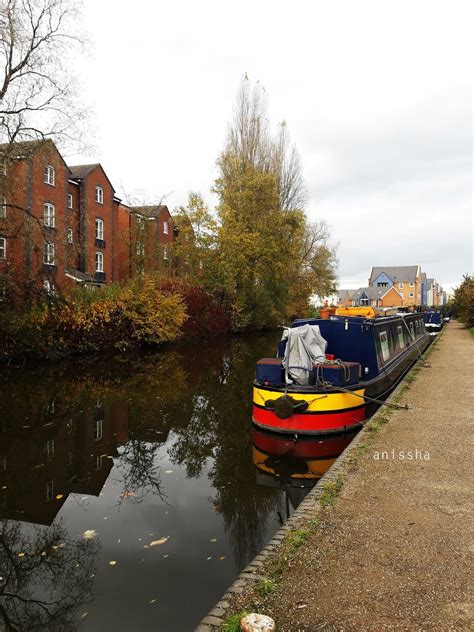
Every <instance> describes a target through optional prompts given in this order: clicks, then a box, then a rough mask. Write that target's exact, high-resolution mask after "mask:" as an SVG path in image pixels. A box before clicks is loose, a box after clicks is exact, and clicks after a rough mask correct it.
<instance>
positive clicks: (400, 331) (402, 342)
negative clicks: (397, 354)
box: [397, 325, 405, 349]
mask: <svg viewBox="0 0 474 632" xmlns="http://www.w3.org/2000/svg"><path fill="white" fill-rule="evenodd" d="M397 332H398V344H399V345H400V349H404V348H405V338H404V337H403V327H402V326H401V325H398V327H397Z"/></svg>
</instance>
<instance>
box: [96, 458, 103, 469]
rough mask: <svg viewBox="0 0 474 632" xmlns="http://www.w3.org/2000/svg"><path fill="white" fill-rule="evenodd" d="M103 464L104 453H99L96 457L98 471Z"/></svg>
mask: <svg viewBox="0 0 474 632" xmlns="http://www.w3.org/2000/svg"><path fill="white" fill-rule="evenodd" d="M102 464H103V460H102V455H101V454H97V455H96V457H95V471H96V472H98V471H99V470H101V469H102Z"/></svg>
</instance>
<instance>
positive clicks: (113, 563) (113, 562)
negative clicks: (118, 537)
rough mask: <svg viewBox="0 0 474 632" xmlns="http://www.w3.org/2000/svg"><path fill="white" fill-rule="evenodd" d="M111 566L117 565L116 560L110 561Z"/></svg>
mask: <svg viewBox="0 0 474 632" xmlns="http://www.w3.org/2000/svg"><path fill="white" fill-rule="evenodd" d="M109 564H110V566H115V565H116V564H117V562H116V561H115V560H110V562H109Z"/></svg>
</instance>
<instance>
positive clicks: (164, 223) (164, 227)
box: [163, 220, 168, 235]
mask: <svg viewBox="0 0 474 632" xmlns="http://www.w3.org/2000/svg"><path fill="white" fill-rule="evenodd" d="M163 234H164V235H167V234H168V222H167V221H166V220H165V221H164V222H163Z"/></svg>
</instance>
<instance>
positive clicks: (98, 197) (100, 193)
mask: <svg viewBox="0 0 474 632" xmlns="http://www.w3.org/2000/svg"><path fill="white" fill-rule="evenodd" d="M95 201H96V202H97V204H103V203H104V189H103V188H102V187H99V186H97V187H96V188H95Z"/></svg>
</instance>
